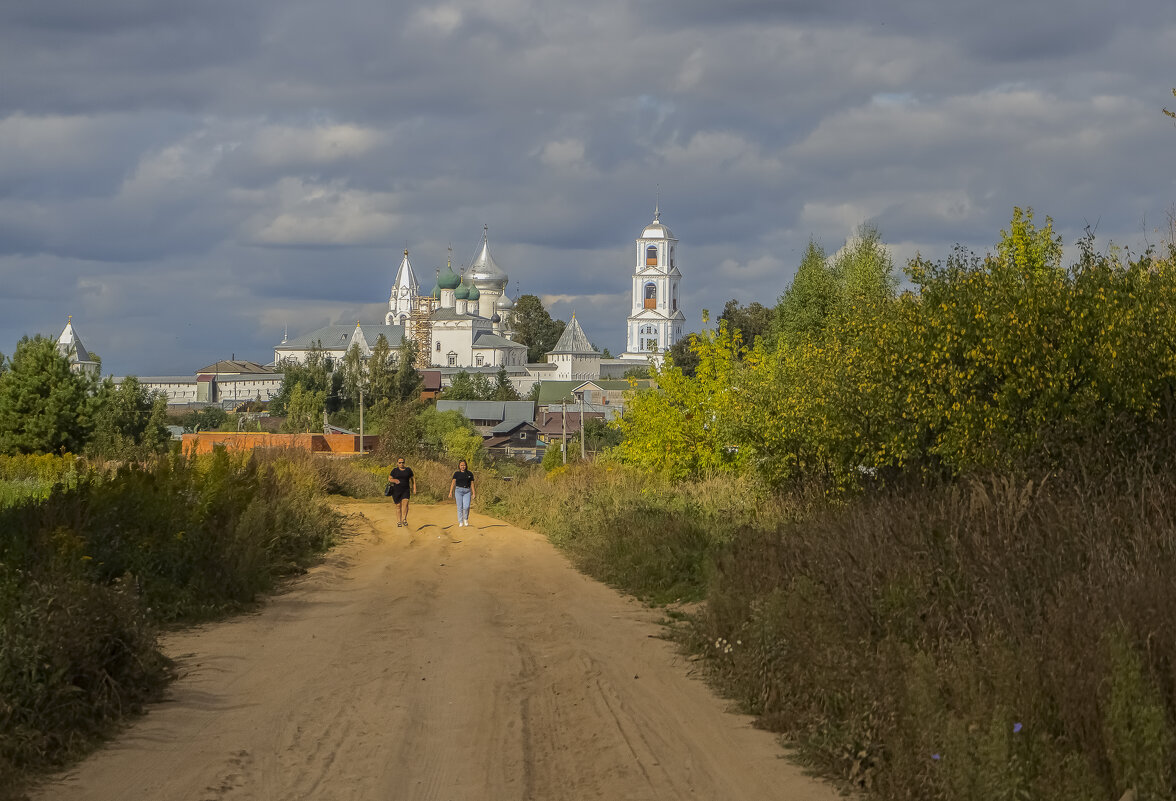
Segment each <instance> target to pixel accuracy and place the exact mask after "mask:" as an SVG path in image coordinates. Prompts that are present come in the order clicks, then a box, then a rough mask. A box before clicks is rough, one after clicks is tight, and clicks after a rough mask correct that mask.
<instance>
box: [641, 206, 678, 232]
mask: <svg viewBox="0 0 1176 801" xmlns="http://www.w3.org/2000/svg"><path fill="white" fill-rule="evenodd" d="M673 238H674V232H673V231H671V230H670V229H669V228H668V227H666V226H665V225H662V222H661V210H660V209H659V208H658V207H657V206H654V207H653V222H651V223H650V224H649V225H647V226H645V230H643V231H642V232H641V239H673Z"/></svg>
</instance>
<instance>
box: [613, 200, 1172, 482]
mask: <svg viewBox="0 0 1176 801" xmlns="http://www.w3.org/2000/svg"><path fill="white" fill-rule="evenodd" d="M1079 245H1080V251H1081V254H1080V258H1079V259H1078V261H1077V262H1076V263H1075V264H1073V265H1071V266H1069V267H1068V268H1067V267H1065V266H1063V264H1062V248H1061V241H1060V239H1059V237H1058V236H1057V235H1056V234H1055V233H1054V231H1053V226H1052V222H1051V221H1050V220H1049V219H1048V218H1046V220H1045V222H1044V224H1042V225H1038V224H1037V222H1035V220H1034V217H1033V213H1032V211H1031V210H1024V211H1022V210H1021V209H1015V210H1014V212H1013V218H1012V221H1011V224H1010V226H1009V227H1008V228H1007V229H1006V230H1004V231H1002V232H1001V235H1000V238H999V240H998V242H997V244H996V246H995V248H994V249H993V251H992V252H991V253H989V254H987V255H985V256H983V257H980V256H976V255H975V254H971V253H968V252H965V251H963V250H959V249H957V251H956V252H955V253H953V254H952V255H951V256H950V257H949V258H948V259H946V260H945V261H944V262H942V263H932V262H929V261H926V260H924V259H922V258H915V259H913V260H911V262H910V263H909V265H908V266H907V270H906V273H907V279H908V281H909V282H910V284H911V286H912V290H911V291H909V292H905V293H903V294H902V295H898V294H897V292H896V287H897V279H896V276H895V274H894V271H893V266H892V264H891V259H890V257H889V255H888V253H887V251H886V248H885V247H884V246H883V244H882V243H881V240H880V237H879V236H878V234H877V232H876V231H873V230H870V229H866V230H864V231H863V232H861V233H859V236H858V237H856V238H855V239H854V240H853V241H851V242H850V243H849V244H848V245H847V246H846V247H845V248H844V249H842V251H841V252H839V253H838V254H837V255H836V256H835V257H834V258H832V259H827V258H824V257H823V255H822V253H821V251H820V250H819V248H817V247H816V246H815V245H812V246H810V248H809V250H808V251H807V252H806V254H805V258H804V261H803V262H802V265H801V268H800V269H798V271H797V275H796V279H795V281H794V283H793V286H791V287H790V288H789V289H788V291H786V292H785V293H784V295H783V296H782V298H781V301H780V303H779V304H778V306H777V308H776V310H775V311H776V321H777V325H778V326H779V328H780V338H779V340H778V343H776V344H774V345H773V343H772V342H770V340H768V339H766V338H764V337H762V336H761V338H760V339H759V341H758V342H757V343H756V344H755V345H754V346H752V347H751V348H747V347H746V346H745V344H744V342H743V341H742V336H741V332H740V331H738V330H732V328H731V327H730V325H728V321H727V320H723V321H722V322H721V324H720V327H719V331H718V332H713V333H709V334H703V335H697V336H695V337H694V338H693V339H692V341H691V350H692V351H693V352H694V353H695V355H696V356H697V358H698V359H699V366H698V368H697V371H696V374H695V376H694V377H693V378H691V377H689V376H687V375H686V374H685V373H684V371H683V370H682V368H681V367H680V366H679V365H678V364H677V361H676V360H675V359H673V358H671V359H669V360H667V362H666V364H665V365H664V366H663V367H662V368H661V369H660V370H659V371H657V374H656V384H657V386H656V387H655V388H653V389H650V390H648V391H642V392H638V393H637V394H636V397H634V398H633V400H632V401H631V402H630V403H628V404H627V406H626V413H625V417H624V420H623V421H622V423H621V428H622V431H623V433H624V435H625V440H624V442H623V443H622V444H621V446H620V447H619V449H618V453H619V455H621V456H622V457H623V458H624V459H625V460H627V461H631V462H634V463H637V464H641V465H644V466H646V467H649V468H652V469H655V470H657V471H659V472H665V473H667V474H670V475H673V476H687V475H696V474H700V473H705V472H708V471H714V470H726V471H754V472H755V473H756V474H757V475H760V476H762V477H764V478H766V479H767V480H768V481H770V482H772V483H777V484H778V483H782V482H786V481H791V480H796V479H802V478H817V479H819V480H821V481H823V482H825V483H826V485H827V486H832V487H845V486H853V485H856V484H858V483H860V481H861V479H862V478H863V477H864V476H871V475H872V476H878V477H885V476H888V475H892V474H894V473H895V472H898V471H908V470H916V471H934V472H941V471H947V472H949V473H959V472H963V471H968V470H973V469H977V468H991V467H1000V466H1005V465H1008V464H1011V463H1016V462H1019V461H1024V460H1037V461H1039V462H1044V463H1046V464H1049V463H1051V460H1057V459H1059V458H1063V457H1062V456H1061V454H1063V453H1065V452H1066V448H1068V447H1071V446H1074V445H1077V444H1081V443H1083V442H1086V441H1090V440H1094V439H1099V438H1103V439H1104V440H1105V438H1107V437H1113V438H1114V442H1115V444H1116V445H1117V446H1119V447H1122V448H1128V449H1130V448H1135V447H1142V446H1144V445H1145V444H1146V443H1147V441H1148V440H1149V434H1148V432H1149V431H1150V432H1154V431H1156V430H1157V429H1156V427H1157V426H1161V427H1162V426H1168V425H1171V424H1172V423H1173V422H1174V421H1176V417H1174V415H1176V260H1174V258H1173V254H1172V253H1171V252H1169V253H1168V254H1167V255H1166V257H1163V258H1161V257H1159V256H1157V255H1156V254H1154V253H1151V252H1147V253H1144V254H1143V255H1141V256H1139V257H1136V258H1130V257H1129V256H1127V255H1126V254H1124V253H1122V252H1121V251H1119V250H1117V249H1114V248H1110V249H1109V250H1108V252H1106V253H1099V252H1097V251H1096V250H1095V248H1094V242H1093V239H1092V238H1090V237H1087V238H1086V239H1084V240H1083V241H1082V242H1080V243H1079ZM1100 441H1103V440H1100Z"/></svg>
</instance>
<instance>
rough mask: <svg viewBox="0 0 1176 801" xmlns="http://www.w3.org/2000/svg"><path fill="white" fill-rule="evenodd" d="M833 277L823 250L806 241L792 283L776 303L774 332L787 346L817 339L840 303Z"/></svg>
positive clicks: (836, 283) (836, 282)
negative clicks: (809, 339)
mask: <svg viewBox="0 0 1176 801" xmlns="http://www.w3.org/2000/svg"><path fill="white" fill-rule="evenodd" d="M839 283H840V282H839V281H838V279H837V275H836V274H835V272H834V271H833V268H832V265H831V264H830V263H829V259H828V257H827V256H826V255H825V251H824V250H823V249H822V248H821V246H820V245H818V244H817V243H816V242H813V241H811V240H810V241H809V244H808V248H807V249H806V250H805V252H804V258H802V259H801V260H800V266H799V267H798V268H797V270H796V275H795V276H793V278H792V283H791V284H790V285H789V286H788V288H787V289H786V290H784V294H783V295H781V296H780V301H779V303H777V304H776V322H775V328H776V331H777V332H778V333H779V334H780V335H781V336H782V337H783V338H784V341H785V342H787V343H790V344H796V343H798V342H800V341H802V340H805V339H808V338H811V337H814V336H818V335H820V334H821V333H822V332H824V330H825V326H826V325H827V324H828V321H829V317H830V315H832V313H833V310H834V309H835V308H836V307H837V305H838V303H839V300H840V295H841V293H840V287H839Z"/></svg>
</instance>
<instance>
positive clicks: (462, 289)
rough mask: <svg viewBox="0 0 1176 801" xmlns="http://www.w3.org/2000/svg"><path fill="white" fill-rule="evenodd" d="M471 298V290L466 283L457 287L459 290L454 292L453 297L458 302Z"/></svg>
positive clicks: (463, 282)
mask: <svg viewBox="0 0 1176 801" xmlns="http://www.w3.org/2000/svg"><path fill="white" fill-rule="evenodd" d="M469 296H470V288H469V287H468V286H466V283H465V281H462V282H461V283H460V284H458V285H457V289H455V290H453V297H455V298H457V299H458V300H467V299H469Z"/></svg>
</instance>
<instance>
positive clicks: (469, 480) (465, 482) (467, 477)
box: [453, 470, 474, 489]
mask: <svg viewBox="0 0 1176 801" xmlns="http://www.w3.org/2000/svg"><path fill="white" fill-rule="evenodd" d="M453 480H454V481H456V482H457V486H459V487H461V488H462V489H469V488H470V485H471V484H473V483H474V474H473V473H471V472H470V471H469V470H458V471H457V472H456V473H454V474H453Z"/></svg>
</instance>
